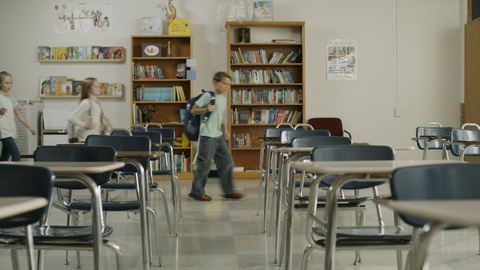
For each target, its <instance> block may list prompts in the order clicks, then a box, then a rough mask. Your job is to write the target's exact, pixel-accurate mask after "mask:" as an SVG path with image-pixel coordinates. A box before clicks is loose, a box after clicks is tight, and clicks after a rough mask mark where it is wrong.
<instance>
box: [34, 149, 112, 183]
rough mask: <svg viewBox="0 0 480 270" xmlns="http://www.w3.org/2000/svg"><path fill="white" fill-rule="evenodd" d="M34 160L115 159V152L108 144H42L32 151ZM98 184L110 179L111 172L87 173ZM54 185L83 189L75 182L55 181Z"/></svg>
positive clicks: (85, 160) (79, 160)
mask: <svg viewBox="0 0 480 270" xmlns="http://www.w3.org/2000/svg"><path fill="white" fill-rule="evenodd" d="M33 158H34V160H35V161H45V162H62V161H64V162H65V161H77V162H92V161H115V160H116V159H117V152H116V151H115V149H113V148H112V147H109V146H85V145H62V146H53V145H44V146H39V147H38V148H37V149H36V150H35V152H34V153H33ZM88 176H89V177H90V178H92V179H93V181H95V182H96V183H97V184H98V185H101V184H103V183H106V182H108V181H109V180H110V177H111V176H112V172H105V173H100V174H91V175H88ZM55 187H60V188H67V189H84V188H85V186H84V185H83V184H81V183H77V182H73V181H72V182H68V183H66V182H62V183H55Z"/></svg>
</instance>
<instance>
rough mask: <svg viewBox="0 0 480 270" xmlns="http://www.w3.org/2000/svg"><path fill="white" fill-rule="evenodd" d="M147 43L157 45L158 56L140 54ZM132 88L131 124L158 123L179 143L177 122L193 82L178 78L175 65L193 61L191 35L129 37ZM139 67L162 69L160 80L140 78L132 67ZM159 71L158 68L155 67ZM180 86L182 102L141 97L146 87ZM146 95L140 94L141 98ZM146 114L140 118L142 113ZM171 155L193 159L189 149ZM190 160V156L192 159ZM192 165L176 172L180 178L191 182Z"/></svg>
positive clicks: (181, 148)
mask: <svg viewBox="0 0 480 270" xmlns="http://www.w3.org/2000/svg"><path fill="white" fill-rule="evenodd" d="M169 43H170V55H169V54H168V44H169ZM148 44H154V45H156V46H158V47H159V48H161V49H160V52H159V54H158V55H156V56H154V57H151V56H146V55H145V53H142V51H143V50H144V48H145V47H146V46H147V45H148ZM131 52H132V53H131V63H130V64H131V84H130V85H131V89H130V91H128V93H129V94H130V98H131V101H132V106H131V110H132V113H131V123H132V124H147V123H148V122H150V123H159V124H161V125H162V127H164V128H173V129H175V137H176V138H175V139H176V141H180V142H181V140H180V139H181V137H182V131H183V123H182V121H181V119H180V109H184V108H185V106H186V103H187V101H188V100H189V99H190V97H191V95H192V81H191V80H187V79H186V75H185V77H183V78H177V66H178V65H179V64H185V65H186V64H187V60H188V59H191V58H192V40H191V36H168V35H161V36H157V35H135V36H131ZM135 65H136V66H137V67H138V66H142V67H152V66H153V67H161V72H162V75H163V77H161V76H160V78H139V77H138V76H136V75H138V69H137V73H136V68H135V67H134V66H135ZM157 69H158V68H157ZM169 87H181V88H182V90H183V93H184V99H183V100H178V98H176V97H174V98H173V99H168V98H167V99H166V98H164V97H162V98H160V99H161V100H162V101H160V100H158V99H157V98H151V96H148V97H147V96H143V97H142V94H141V92H139V91H141V89H145V88H157V89H158V88H169ZM144 94H145V92H143V95H144ZM142 111H146V112H148V114H147V116H148V119H146V117H145V115H144V116H143V117H141V112H142ZM174 149H175V150H174V154H176V155H183V156H185V157H186V158H190V157H191V156H192V151H191V146H184V147H179V146H175V147H174ZM192 159H193V157H192ZM191 171H192V170H191V166H190V168H189V171H187V172H182V173H176V175H177V176H179V178H181V179H192V178H193V174H192V173H191Z"/></svg>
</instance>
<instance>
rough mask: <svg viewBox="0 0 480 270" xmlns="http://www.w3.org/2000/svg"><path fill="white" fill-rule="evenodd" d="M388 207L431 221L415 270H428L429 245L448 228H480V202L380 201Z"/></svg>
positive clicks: (418, 251) (419, 251) (421, 242)
mask: <svg viewBox="0 0 480 270" xmlns="http://www.w3.org/2000/svg"><path fill="white" fill-rule="evenodd" d="M379 202H380V203H381V204H383V205H386V206H387V207H389V208H391V209H393V210H395V211H397V212H400V213H403V214H408V215H412V216H417V217H420V218H424V219H427V220H430V229H429V231H428V232H426V234H425V235H424V237H421V239H420V245H419V249H418V250H417V252H416V256H415V258H416V260H415V264H414V269H415V270H426V269H428V268H429V265H428V245H429V242H430V239H431V238H432V237H433V236H434V235H435V234H436V233H437V232H438V231H440V230H442V229H444V228H445V227H448V226H452V225H454V226H467V227H480V215H475V214H472V213H477V212H478V209H479V208H480V200H448V201H443V200H436V201H393V200H379Z"/></svg>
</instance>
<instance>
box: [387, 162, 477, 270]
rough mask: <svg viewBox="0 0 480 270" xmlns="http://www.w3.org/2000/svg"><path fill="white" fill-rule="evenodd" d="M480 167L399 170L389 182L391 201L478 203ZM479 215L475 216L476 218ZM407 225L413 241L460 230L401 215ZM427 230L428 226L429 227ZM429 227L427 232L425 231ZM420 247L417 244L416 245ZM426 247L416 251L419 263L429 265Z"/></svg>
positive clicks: (442, 165) (461, 166)
mask: <svg viewBox="0 0 480 270" xmlns="http://www.w3.org/2000/svg"><path fill="white" fill-rule="evenodd" d="M479 175H480V164H478V163H456V164H437V165H427V166H412V167H405V168H399V169H396V170H395V171H393V173H392V176H391V179H390V189H391V193H392V200H399V201H400V200H479V199H480V192H478V191H479V190H480V181H479V180H478V176H479ZM474 214H476V213H472V215H474ZM399 215H400V218H401V219H402V221H403V222H405V223H406V224H408V225H410V226H412V227H413V228H414V233H413V236H414V238H413V239H419V238H418V237H422V238H426V239H430V238H432V237H433V235H434V234H435V233H436V232H438V231H440V230H442V229H456V228H458V227H448V228H444V227H443V226H441V225H439V224H430V222H429V221H428V220H425V219H422V218H418V217H413V216H410V215H405V214H401V213H400V214H399ZM429 224H430V226H428V227H425V225H429ZM423 228H428V231H423V230H422V229H423ZM415 244H417V243H415ZM424 244H427V245H420V247H419V248H418V249H416V250H415V255H416V256H418V258H415V257H414V258H412V261H413V260H417V261H420V262H422V263H425V264H426V265H427V267H426V268H422V269H428V262H427V257H428V256H427V255H428V241H426V242H424Z"/></svg>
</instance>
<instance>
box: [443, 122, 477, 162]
mask: <svg viewBox="0 0 480 270" xmlns="http://www.w3.org/2000/svg"><path fill="white" fill-rule="evenodd" d="M450 141H451V142H452V143H453V144H452V145H451V152H452V155H454V156H460V154H461V153H462V151H463V149H464V146H463V145H461V144H455V142H456V141H480V130H478V129H474V130H472V129H460V128H454V129H452V131H451V133H450ZM465 156H480V147H477V146H473V145H472V146H468V148H467V149H466V150H465Z"/></svg>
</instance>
